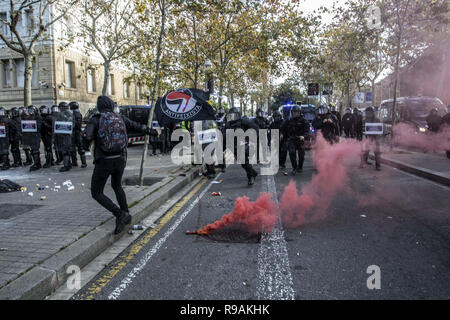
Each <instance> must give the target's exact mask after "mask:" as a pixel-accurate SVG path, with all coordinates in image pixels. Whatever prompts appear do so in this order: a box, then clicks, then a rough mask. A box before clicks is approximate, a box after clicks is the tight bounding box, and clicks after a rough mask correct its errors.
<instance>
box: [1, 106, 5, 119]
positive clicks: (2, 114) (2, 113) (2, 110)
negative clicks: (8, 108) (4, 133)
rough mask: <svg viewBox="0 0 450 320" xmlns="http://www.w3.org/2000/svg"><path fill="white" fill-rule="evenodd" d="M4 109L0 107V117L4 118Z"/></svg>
mask: <svg viewBox="0 0 450 320" xmlns="http://www.w3.org/2000/svg"><path fill="white" fill-rule="evenodd" d="M5 114H6V113H5V109H3V107H0V117H3V116H5Z"/></svg>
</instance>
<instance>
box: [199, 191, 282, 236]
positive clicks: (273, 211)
mask: <svg viewBox="0 0 450 320" xmlns="http://www.w3.org/2000/svg"><path fill="white" fill-rule="evenodd" d="M277 219H278V213H277V208H276V204H275V202H274V201H272V199H271V195H270V194H268V193H261V195H260V196H259V198H258V199H257V200H256V201H255V202H251V201H250V200H249V198H247V197H241V198H237V200H236V204H235V206H234V209H233V211H232V212H231V213H229V214H228V215H224V216H222V219H220V220H218V221H216V222H214V223H212V224H208V225H207V226H205V227H204V228H203V229H201V230H198V231H197V234H201V235H206V234H211V233H212V232H214V231H215V230H217V229H220V228H223V227H225V226H228V225H231V224H242V225H244V226H245V227H246V228H247V230H248V232H250V233H261V232H263V231H265V232H270V231H272V229H273V227H274V226H275V223H276V221H277Z"/></svg>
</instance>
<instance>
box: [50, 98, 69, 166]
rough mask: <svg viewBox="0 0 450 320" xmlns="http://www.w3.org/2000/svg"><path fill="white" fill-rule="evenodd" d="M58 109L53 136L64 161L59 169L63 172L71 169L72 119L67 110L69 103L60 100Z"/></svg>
mask: <svg viewBox="0 0 450 320" xmlns="http://www.w3.org/2000/svg"><path fill="white" fill-rule="evenodd" d="M58 109H59V111H60V112H59V113H57V114H56V117H55V126H54V137H55V144H56V148H57V150H58V152H60V153H61V157H62V160H63V162H64V166H63V167H62V168H61V169H60V170H59V171H60V172H65V171H69V170H70V169H72V166H71V165H70V153H71V152H72V133H73V129H74V119H73V114H72V112H70V110H69V105H68V104H67V103H66V102H61V103H60V104H59V105H58Z"/></svg>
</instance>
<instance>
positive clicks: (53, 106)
mask: <svg viewBox="0 0 450 320" xmlns="http://www.w3.org/2000/svg"><path fill="white" fill-rule="evenodd" d="M58 112H59V107H58V106H57V105H56V104H54V105H52V114H55V113H58Z"/></svg>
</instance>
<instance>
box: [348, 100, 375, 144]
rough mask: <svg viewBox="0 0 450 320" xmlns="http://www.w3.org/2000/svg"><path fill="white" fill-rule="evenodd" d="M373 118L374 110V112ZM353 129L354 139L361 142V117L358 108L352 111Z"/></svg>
mask: <svg viewBox="0 0 450 320" xmlns="http://www.w3.org/2000/svg"><path fill="white" fill-rule="evenodd" d="M374 116H375V110H374ZM353 121H354V122H353V128H354V130H355V137H356V139H357V140H359V141H362V137H363V117H362V113H361V111H359V110H358V108H354V109H353Z"/></svg>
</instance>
